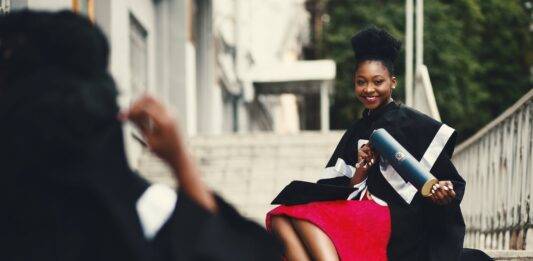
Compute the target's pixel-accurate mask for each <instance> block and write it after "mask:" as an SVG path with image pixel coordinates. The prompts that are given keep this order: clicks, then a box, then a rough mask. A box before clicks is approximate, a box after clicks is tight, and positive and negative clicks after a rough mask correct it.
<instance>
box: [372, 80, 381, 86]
mask: <svg viewBox="0 0 533 261" xmlns="http://www.w3.org/2000/svg"><path fill="white" fill-rule="evenodd" d="M382 83H383V80H378V81H375V82H374V84H375V85H381V84H382Z"/></svg>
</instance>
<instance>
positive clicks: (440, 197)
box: [430, 180, 456, 205]
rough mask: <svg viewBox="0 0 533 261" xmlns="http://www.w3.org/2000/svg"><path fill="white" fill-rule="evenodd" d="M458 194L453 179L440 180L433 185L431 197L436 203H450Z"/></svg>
mask: <svg viewBox="0 0 533 261" xmlns="http://www.w3.org/2000/svg"><path fill="white" fill-rule="evenodd" d="M455 196H456V193H455V191H454V190H453V183H452V182H451V181H448V180H447V181H440V182H439V183H437V184H435V185H433V187H432V189H431V196H430V199H431V201H433V202H434V203H436V204H439V205H445V204H449V203H450V202H451V201H452V200H453V199H454V198H455Z"/></svg>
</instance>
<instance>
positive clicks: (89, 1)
mask: <svg viewBox="0 0 533 261" xmlns="http://www.w3.org/2000/svg"><path fill="white" fill-rule="evenodd" d="M0 3H1V6H0V8H1V9H0V13H6V12H12V11H16V10H18V9H23V8H30V9H40V10H61V9H68V10H72V11H74V12H77V13H80V14H82V15H85V16H87V17H89V19H91V20H92V21H94V22H95V23H96V24H97V25H99V26H100V27H101V28H102V29H103V31H104V32H105V34H106V35H107V37H108V40H109V43H110V46H111V50H112V52H111V57H110V67H109V70H110V71H111V72H112V74H113V76H114V78H115V80H116V82H117V85H118V87H119V89H120V93H121V95H120V100H119V103H120V104H121V106H123V107H127V106H128V105H129V104H130V103H131V102H132V100H134V99H135V98H136V97H138V96H139V95H140V94H142V93H144V92H145V91H148V92H150V93H153V94H155V95H156V96H157V97H159V98H160V99H162V100H163V101H165V102H166V103H167V104H168V106H170V108H171V110H172V111H173V112H174V113H175V114H176V116H177V117H178V118H179V124H180V126H181V129H182V132H183V133H184V134H186V135H187V136H188V137H189V141H190V145H191V146H190V147H191V150H192V153H193V154H194V156H195V158H196V160H197V161H198V163H199V164H200V166H201V169H202V172H203V175H204V179H205V180H206V182H207V183H208V184H209V185H210V186H211V187H212V188H213V189H214V190H216V191H217V192H219V193H221V194H222V195H223V196H224V197H225V198H227V199H228V200H229V201H230V202H232V203H233V204H235V205H236V206H237V208H238V209H239V210H240V211H241V212H242V213H243V214H244V215H246V216H249V217H251V218H253V219H255V220H256V221H258V222H260V223H263V220H264V215H265V213H266V212H267V211H268V210H269V209H270V208H271V206H270V205H269V202H270V201H271V200H272V199H273V197H274V196H275V195H276V194H277V192H279V191H280V190H281V189H282V188H283V187H284V186H285V185H287V184H288V183H289V182H290V181H291V180H293V179H300V180H309V181H314V180H316V179H318V178H319V177H320V174H321V171H322V169H323V167H324V166H325V164H326V161H327V160H328V159H329V156H330V155H331V153H332V152H333V149H334V147H335V145H336V143H337V142H338V140H339V139H340V136H341V135H342V130H344V129H346V128H347V127H348V126H349V124H350V123H351V122H352V121H354V120H356V119H358V118H359V117H360V113H361V111H362V106H361V105H360V104H359V103H358V102H357V101H356V98H355V96H354V92H353V83H352V74H353V69H354V59H353V53H352V49H351V46H350V38H351V36H353V35H354V34H355V33H356V32H357V31H358V30H360V29H362V28H364V27H365V26H367V25H370V24H374V25H376V26H378V27H381V28H384V29H386V30H387V31H389V32H390V33H391V34H392V35H394V36H395V37H396V38H397V39H399V40H401V41H402V42H403V45H404V47H405V48H404V49H403V50H402V52H401V54H400V57H399V60H398V62H397V65H396V66H397V74H398V75H397V77H398V78H399V88H397V89H396V92H395V93H394V97H395V99H396V100H399V101H402V102H404V103H406V104H407V105H410V106H413V107H415V108H417V109H419V110H421V111H423V112H424V113H427V114H428V115H430V116H432V117H434V118H436V119H440V120H442V121H443V122H444V123H447V124H448V125H450V126H452V127H454V128H456V129H457V130H458V132H459V134H460V136H459V140H460V141H461V142H463V143H462V144H461V145H459V147H458V148H457V149H456V154H455V155H454V161H455V162H456V165H457V167H458V169H459V170H460V172H461V173H462V174H463V175H464V176H465V178H466V179H467V182H468V184H469V186H468V187H467V194H466V195H465V201H464V203H463V208H465V219H466V221H467V225H468V229H469V230H468V233H469V234H468V237H467V241H466V244H467V245H468V246H472V247H478V248H486V249H533V230H532V229H531V227H532V225H531V224H532V223H531V222H532V221H531V220H532V219H531V217H533V209H531V208H530V205H531V204H530V198H531V191H533V182H532V179H531V172H533V171H532V170H533V163H532V162H533V152H532V149H531V147H532V145H531V144H532V143H533V141H532V138H533V134H532V129H533V128H531V127H532V126H533V120H532V118H533V116H532V115H533V109H532V106H531V101H532V97H533V93H532V91H531V89H532V88H531V87H532V82H533V63H532V62H533V50H532V48H531V46H533V44H532V32H533V12H532V10H533V2H532V1H527V0H426V1H422V0H417V1H416V2H414V1H413V0H407V1H396V0H389V1H379V0H0ZM64 40H65V41H68V39H64ZM125 131H126V144H127V147H128V154H129V155H128V156H129V160H130V163H131V165H132V167H133V168H135V169H137V170H139V172H141V173H142V174H143V175H144V176H146V177H148V178H149V179H150V180H152V181H154V182H162V183H167V184H169V185H175V184H174V183H173V180H172V178H171V177H170V175H169V172H168V170H167V169H166V168H165V166H164V165H163V164H161V162H159V161H158V160H157V159H155V158H153V157H152V156H151V155H150V154H149V152H147V151H146V150H145V149H144V148H143V147H141V146H140V145H139V144H138V143H137V142H136V141H135V140H134V139H133V138H132V137H131V133H132V132H133V130H132V128H130V127H126V129H125ZM494 155H495V156H494ZM498 193H499V194H498ZM495 195H496V196H495ZM487 198H490V199H491V200H486V199H487ZM480 202H481V203H480Z"/></svg>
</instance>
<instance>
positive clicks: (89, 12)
mask: <svg viewBox="0 0 533 261" xmlns="http://www.w3.org/2000/svg"><path fill="white" fill-rule="evenodd" d="M72 10H73V11H74V12H76V13H78V14H82V15H85V16H87V17H89V19H90V20H91V21H93V22H94V0H72Z"/></svg>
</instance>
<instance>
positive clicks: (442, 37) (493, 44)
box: [320, 0, 532, 139]
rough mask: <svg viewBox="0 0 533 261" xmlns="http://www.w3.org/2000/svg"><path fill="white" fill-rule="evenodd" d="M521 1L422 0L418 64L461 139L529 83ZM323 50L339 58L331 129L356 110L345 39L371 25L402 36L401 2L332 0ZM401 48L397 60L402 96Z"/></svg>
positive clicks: (357, 112) (526, 16)
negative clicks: (420, 58) (421, 44)
mask: <svg viewBox="0 0 533 261" xmlns="http://www.w3.org/2000/svg"><path fill="white" fill-rule="evenodd" d="M525 2H527V1H524V0H522V1H520V0H426V1H424V16H425V20H424V63H425V64H426V65H427V66H428V69H429V73H430V78H431V82H432V84H433V88H434V93H435V97H436V100H437V104H438V107H439V110H440V113H441V117H442V119H443V121H444V122H446V123H448V124H450V125H452V126H454V127H455V128H456V129H457V130H459V132H460V133H461V134H462V135H461V138H462V139H464V138H466V137H468V136H470V135H471V134H473V133H474V132H475V131H476V130H478V129H479V128H481V127H482V126H483V125H484V124H486V123H488V122H489V121H490V120H492V119H493V118H494V117H496V116H497V115H499V114H500V113H502V112H503V110H505V109H506V108H507V107H509V106H510V105H511V104H513V103H514V102H515V101H516V100H517V99H519V98H520V97H521V96H522V95H524V93H526V92H527V91H528V90H529V89H530V88H531V78H532V77H531V73H530V71H529V70H530V66H531V59H530V58H529V60H528V58H527V57H531V50H530V48H529V46H531V32H530V31H529V26H530V23H531V18H530V15H531V10H528V8H527V7H526V6H527V5H526V4H525ZM326 8H327V10H326V12H327V14H328V15H329V16H330V19H329V23H327V24H326V25H325V28H324V35H323V39H322V40H323V43H321V45H320V46H321V47H322V49H323V50H322V52H321V53H323V54H325V56H326V57H329V58H331V59H334V60H335V61H336V62H337V75H338V76H337V82H336V86H335V90H336V92H335V96H334V103H333V106H332V110H331V119H332V126H331V127H332V128H336V129H343V128H346V127H347V126H348V124H349V123H350V122H351V121H353V120H354V119H356V118H358V117H359V116H360V112H361V110H362V106H361V105H360V104H359V103H358V102H357V101H356V99H355V96H354V93H353V83H352V74H353V68H354V60H353V53H352V50H351V46H350V38H351V36H352V35H354V34H355V33H356V32H357V31H359V30H360V29H362V28H364V27H365V26H367V25H369V24H375V25H376V26H378V27H381V28H384V29H386V30H388V31H389V32H390V33H391V34H392V35H394V36H395V37H396V38H397V39H400V40H402V41H404V40H405V39H404V31H405V1H376V0H359V1H344V0H330V1H329V2H328V3H327V6H326ZM404 56H405V55H404V53H403V52H402V53H401V54H400V59H399V61H398V62H397V65H396V74H397V76H398V79H399V81H400V84H399V88H397V89H396V90H397V91H396V94H395V96H396V97H395V98H396V99H399V100H403V96H404V89H403V78H404V64H405V61H404Z"/></svg>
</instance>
